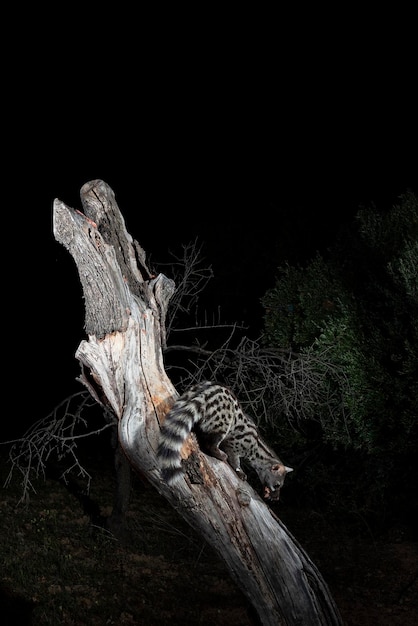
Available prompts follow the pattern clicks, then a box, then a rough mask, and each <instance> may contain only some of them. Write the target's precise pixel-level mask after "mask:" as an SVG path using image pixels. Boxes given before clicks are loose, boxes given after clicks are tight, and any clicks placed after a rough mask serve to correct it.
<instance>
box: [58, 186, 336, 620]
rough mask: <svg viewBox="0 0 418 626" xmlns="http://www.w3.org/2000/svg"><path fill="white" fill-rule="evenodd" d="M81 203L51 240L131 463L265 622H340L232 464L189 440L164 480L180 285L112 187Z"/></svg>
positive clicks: (93, 378)
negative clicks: (168, 364) (174, 309)
mask: <svg viewBox="0 0 418 626" xmlns="http://www.w3.org/2000/svg"><path fill="white" fill-rule="evenodd" d="M81 201H82V206H83V209H84V215H83V214H82V213H81V212H79V211H76V210H74V209H71V208H70V207H68V206H66V205H65V204H64V203H63V202H61V201H59V200H55V202H54V235H55V238H56V239H57V241H59V242H60V243H62V244H63V245H64V246H65V247H66V248H67V249H68V251H69V252H70V254H71V255H72V256H73V258H74V260H75V263H76V265H77V268H78V272H79V276H80V280H81V283H82V287H83V292H84V298H85V306H86V321H85V329H86V332H87V335H88V339H87V340H83V341H82V342H81V343H80V346H79V348H78V350H77V353H76V357H77V359H78V360H79V362H80V365H81V376H80V379H79V380H80V381H81V382H82V383H83V384H84V385H85V386H86V387H87V389H88V390H89V391H90V393H91V394H92V395H93V397H94V398H95V399H96V400H97V401H98V402H100V403H101V404H102V405H103V406H107V407H110V408H111V409H112V410H113V412H114V413H115V415H116V416H117V418H118V420H119V441H120V444H121V446H122V448H123V450H124V452H125V454H126V455H127V457H128V458H129V460H130V462H131V464H132V465H133V466H134V468H136V469H137V470H138V471H139V472H141V473H142V474H143V475H145V476H146V477H147V478H148V480H149V481H150V482H151V483H152V485H154V486H155V488H156V489H157V490H158V491H159V492H160V493H161V494H162V495H163V496H164V497H165V498H167V499H168V500H169V502H170V503H171V504H172V505H173V506H174V507H175V508H176V509H177V510H178V511H179V513H180V514H181V515H182V516H183V517H184V518H185V519H186V520H187V522H189V523H190V524H191V525H192V526H193V528H194V529H196V530H197V531H198V532H200V533H201V534H202V535H203V537H204V538H205V539H206V540H207V541H208V543H209V544H211V545H212V546H213V547H214V548H215V549H216V550H217V552H218V553H219V555H220V556H221V557H222V558H223V559H224V560H225V562H226V564H227V566H228V568H229V570H230V573H231V576H232V578H233V579H234V580H235V581H236V583H237V584H238V586H239V587H240V588H241V589H242V591H243V592H244V594H245V595H246V596H247V597H248V598H249V600H250V601H251V603H252V605H253V606H254V608H255V610H256V611H257V613H258V615H259V617H260V620H261V622H262V624H263V625H265V626H270V625H271V626H277V625H278V624H286V625H296V624H298V625H303V626H311V625H316V626H317V625H321V626H324V625H338V624H341V619H340V616H339V613H338V610H337V608H336V606H335V603H334V601H333V599H332V597H331V595H330V593H329V590H328V587H327V585H326V583H325V581H324V580H323V578H322V576H321V574H320V573H319V571H318V570H317V568H316V567H315V565H314V564H313V563H312V561H311V560H310V559H309V557H308V555H307V554H306V553H305V552H304V550H303V549H302V548H301V546H300V545H299V544H298V543H297V541H295V539H294V538H293V537H292V536H291V535H290V533H289V532H288V531H287V529H286V528H285V526H284V525H283V524H282V522H281V521H280V520H279V519H278V518H277V516H276V515H275V514H274V513H273V512H272V511H271V510H270V508H269V507H268V505H267V504H266V503H265V502H264V501H263V500H262V499H261V498H260V497H259V496H258V494H257V493H255V491H254V490H253V489H252V488H251V486H250V485H249V484H248V483H243V482H242V481H241V480H240V479H239V478H238V477H237V475H236V474H235V472H233V470H232V469H231V468H230V467H229V465H228V464H226V463H223V462H222V461H219V460H217V459H214V458H211V457H208V456H206V455H204V454H202V453H201V452H200V451H199V449H198V446H197V444H196V442H195V439H194V438H193V437H190V438H189V440H188V442H187V444H186V445H185V446H184V448H185V449H184V450H183V456H184V458H187V459H188V461H187V464H186V465H187V466H188V472H187V476H186V477H185V479H184V480H182V481H180V483H179V484H178V485H176V486H174V487H168V486H167V485H166V484H165V483H164V482H163V481H162V480H161V478H160V473H159V468H158V463H157V459H156V449H157V442H158V434H159V428H160V424H161V423H162V421H163V420H164V417H165V415H166V413H167V411H168V410H169V408H170V407H171V406H172V404H173V402H174V400H175V398H176V396H177V394H176V391H175V389H174V387H173V385H172V383H171V381H170V380H169V378H168V376H167V374H166V372H165V369H164V362H163V348H164V344H165V313H166V310H167V306H168V302H169V299H170V297H171V295H172V293H173V290H174V284H173V282H172V281H171V280H170V279H168V278H167V277H166V276H164V275H162V274H160V275H158V276H151V275H150V273H149V271H148V269H147V267H146V262H145V253H144V251H143V250H142V248H141V246H140V245H139V244H138V243H137V242H136V241H135V240H133V239H132V237H131V236H130V235H129V234H128V233H127V231H126V228H125V223H124V220H123V218H122V215H121V213H120V211H119V208H118V206H117V203H116V200H115V196H114V193H113V191H112V190H111V189H110V188H109V186H108V185H106V183H104V182H103V181H100V180H94V181H91V182H89V183H87V184H85V185H84V186H83V187H82V189H81ZM160 226H161V225H160ZM156 232H158V231H157V229H156Z"/></svg>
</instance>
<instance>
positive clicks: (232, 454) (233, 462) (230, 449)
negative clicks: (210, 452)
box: [222, 443, 247, 480]
mask: <svg viewBox="0 0 418 626" xmlns="http://www.w3.org/2000/svg"><path fill="white" fill-rule="evenodd" d="M222 448H223V450H225V452H226V456H227V459H228V463H229V465H230V466H231V467H232V468H233V469H234V470H235V471H236V473H237V474H238V476H239V477H240V478H241V480H247V475H246V474H245V473H244V472H243V471H242V468H241V463H240V457H239V455H238V454H237V452H236V450H235V448H234V446H229V445H228V443H223V444H222Z"/></svg>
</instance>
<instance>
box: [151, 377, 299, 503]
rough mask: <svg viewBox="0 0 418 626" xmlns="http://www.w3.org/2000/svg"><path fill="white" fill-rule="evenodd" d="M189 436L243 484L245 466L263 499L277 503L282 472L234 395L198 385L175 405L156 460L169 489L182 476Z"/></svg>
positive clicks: (218, 387)
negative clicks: (226, 465)
mask: <svg viewBox="0 0 418 626" xmlns="http://www.w3.org/2000/svg"><path fill="white" fill-rule="evenodd" d="M192 430H194V432H195V433H196V435H197V438H198V441H199V445H200V446H201V448H202V450H203V451H204V452H207V453H208V454H210V455H211V456H214V457H216V458H218V459H221V461H226V462H227V463H229V465H231V467H233V469H234V470H235V471H236V472H237V474H238V475H239V476H240V478H242V479H243V480H245V479H246V475H245V473H244V471H243V470H242V468H241V460H242V461H243V462H244V463H247V464H248V465H250V466H251V467H252V468H253V469H254V470H255V471H256V472H257V475H258V477H259V479H260V481H261V483H262V484H263V486H264V496H265V497H266V498H271V499H275V500H278V498H279V494H280V489H281V487H282V486H283V482H284V479H285V477H286V474H288V473H289V472H291V471H293V470H292V468H290V467H286V466H285V465H284V464H283V463H282V462H281V461H280V459H279V458H278V457H277V455H276V454H275V452H274V451H273V450H271V448H269V447H268V446H267V444H266V443H265V442H264V441H263V440H262V438H261V437H260V435H259V433H258V431H257V427H256V425H255V423H254V422H253V420H252V419H251V418H250V417H249V416H248V415H246V414H245V413H244V412H243V411H242V409H241V406H240V404H239V402H238V400H237V398H236V397H235V395H234V394H233V393H232V391H230V389H228V388H227V387H224V386H222V385H218V384H216V383H213V382H208V381H206V382H201V383H197V384H196V385H193V386H192V387H190V389H188V390H187V391H186V392H185V393H184V394H183V395H182V396H180V398H178V400H177V401H176V402H175V404H174V406H173V407H172V409H171V410H170V411H169V413H168V415H167V417H166V419H165V422H164V424H163V426H162V428H161V433H160V442H159V447H158V458H159V461H160V465H161V474H162V477H163V479H164V480H165V481H166V482H168V483H169V484H173V483H174V482H175V481H176V480H178V479H179V478H181V476H182V475H183V471H182V467H181V449H182V447H183V444H184V442H185V440H186V439H187V437H188V436H189V434H190V432H191V431H192Z"/></svg>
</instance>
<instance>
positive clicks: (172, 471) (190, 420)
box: [157, 398, 197, 485]
mask: <svg viewBox="0 0 418 626" xmlns="http://www.w3.org/2000/svg"><path fill="white" fill-rule="evenodd" d="M196 417H197V416H196V412H195V406H194V405H193V404H189V400H186V401H184V400H182V398H179V400H177V402H176V403H175V404H174V406H173V407H172V409H171V411H169V413H168V414H167V417H166V418H165V422H164V424H163V425H162V427H161V431H160V441H159V445H158V450H157V457H158V460H159V463H160V468H161V475H162V477H163V480H165V481H166V482H167V483H168V484H169V485H172V484H174V483H175V482H177V481H178V480H179V479H180V478H181V477H182V476H183V469H182V467H181V449H182V447H183V445H184V442H185V441H186V439H187V437H188V436H189V435H190V433H191V431H192V429H193V426H194V424H195V421H196Z"/></svg>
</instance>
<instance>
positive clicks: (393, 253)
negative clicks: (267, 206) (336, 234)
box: [262, 192, 418, 484]
mask: <svg viewBox="0 0 418 626" xmlns="http://www.w3.org/2000/svg"><path fill="white" fill-rule="evenodd" d="M262 304H263V306H264V309H265V317H264V323H265V327H264V328H265V335H264V341H265V343H266V345H269V346H275V347H277V348H281V349H286V350H289V351H291V352H292V354H294V355H297V358H298V359H303V360H304V361H305V363H306V367H309V368H314V369H315V371H316V372H317V373H318V374H320V375H319V376H317V377H315V380H316V381H317V382H316V384H317V385H318V384H319V385H320V386H322V387H323V390H322V393H319V390H318V389H316V390H315V397H316V398H317V399H318V401H319V402H318V404H317V405H316V406H314V407H311V409H310V411H309V412H308V413H307V414H306V419H307V421H308V422H309V421H312V420H315V421H316V422H317V424H319V431H318V429H317V430H316V431H315V437H317V438H318V437H319V439H320V440H321V441H322V442H323V443H324V442H325V443H326V444H327V445H330V446H331V447H332V448H333V449H334V450H344V452H345V453H346V454H347V453H350V452H351V453H354V454H362V455H366V456H368V457H369V458H370V457H372V458H374V459H375V460H377V459H378V460H379V463H381V466H380V468H379V471H378V470H377V469H376V477H377V476H379V479H380V480H382V481H383V483H384V484H388V482H389V474H391V473H392V474H393V472H394V468H395V467H396V464H397V463H398V462H399V459H403V460H405V458H412V456H413V454H414V450H415V451H416V446H417V435H418V428H417V423H418V376H417V373H418V369H417V364H418V199H417V198H416V196H415V195H414V194H413V193H412V192H408V193H406V194H404V195H403V196H401V197H400V203H399V204H398V205H395V206H393V207H392V208H391V209H390V210H388V211H385V212H379V211H378V210H377V209H376V208H375V207H371V208H367V209H366V208H361V209H360V210H359V211H358V213H357V215H356V219H355V221H354V223H353V224H352V225H351V227H350V228H349V229H348V230H347V232H345V233H344V235H343V236H341V237H340V239H339V240H338V241H337V242H336V244H335V245H334V247H333V248H332V249H330V250H329V251H328V254H327V257H326V258H324V257H322V256H320V255H317V256H316V257H315V258H314V259H312V260H311V261H310V262H309V263H308V264H307V265H306V267H291V266H289V265H288V264H286V265H284V266H283V267H280V268H279V270H278V277H277V281H276V284H275V286H274V287H273V288H272V289H271V290H270V291H268V292H267V293H266V295H265V296H264V298H263V300H262ZM295 358H296V357H295ZM330 364H331V365H330ZM318 381H319V382H318ZM307 392H308V393H309V390H305V393H307ZM305 432H307V429H306V428H305ZM385 468H386V471H385ZM382 475H383V476H385V477H386V478H385V479H383V478H382Z"/></svg>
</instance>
